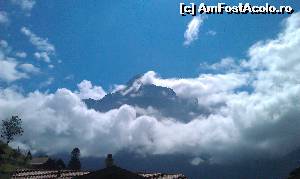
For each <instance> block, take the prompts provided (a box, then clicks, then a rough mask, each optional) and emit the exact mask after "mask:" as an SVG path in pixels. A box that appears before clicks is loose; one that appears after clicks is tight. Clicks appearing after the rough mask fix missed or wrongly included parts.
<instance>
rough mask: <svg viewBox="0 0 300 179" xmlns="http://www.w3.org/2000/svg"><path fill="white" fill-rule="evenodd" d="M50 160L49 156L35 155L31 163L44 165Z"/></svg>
mask: <svg viewBox="0 0 300 179" xmlns="http://www.w3.org/2000/svg"><path fill="white" fill-rule="evenodd" d="M48 160H49V158H48V157H34V158H32V160H31V161H30V164H31V165H42V164H44V163H46V162H47V161H48Z"/></svg>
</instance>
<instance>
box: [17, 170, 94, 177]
mask: <svg viewBox="0 0 300 179" xmlns="http://www.w3.org/2000/svg"><path fill="white" fill-rule="evenodd" d="M88 173H90V172H88V171H76V170H60V171H59V170H32V169H22V170H18V171H17V172H15V173H14V174H13V176H12V179H25V178H26V179H27V178H28V179H29V178H30V179H46V178H47V179H51V178H64V179H71V178H73V177H75V176H81V175H85V174H88Z"/></svg>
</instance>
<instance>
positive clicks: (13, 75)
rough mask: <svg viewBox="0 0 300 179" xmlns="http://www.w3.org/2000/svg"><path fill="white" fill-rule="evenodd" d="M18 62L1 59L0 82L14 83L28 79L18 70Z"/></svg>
mask: <svg viewBox="0 0 300 179" xmlns="http://www.w3.org/2000/svg"><path fill="white" fill-rule="evenodd" d="M17 66H18V62H16V61H15V60H14V59H7V58H6V59H3V58H1V57H0V81H5V82H12V81H15V80H18V79H22V78H28V76H27V74H26V73H22V72H20V71H18V70H17Z"/></svg>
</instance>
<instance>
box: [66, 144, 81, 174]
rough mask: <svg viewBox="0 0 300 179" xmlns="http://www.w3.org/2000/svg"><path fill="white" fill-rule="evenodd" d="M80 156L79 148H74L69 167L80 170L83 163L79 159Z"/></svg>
mask: <svg viewBox="0 0 300 179" xmlns="http://www.w3.org/2000/svg"><path fill="white" fill-rule="evenodd" d="M79 157H80V150H79V148H74V149H73V150H72V152H71V159H70V161H69V164H68V168H69V169H71V170H80V169H81V163H80V160H79Z"/></svg>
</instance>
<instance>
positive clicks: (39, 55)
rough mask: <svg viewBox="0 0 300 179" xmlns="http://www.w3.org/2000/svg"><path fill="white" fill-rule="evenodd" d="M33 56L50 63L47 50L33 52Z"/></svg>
mask: <svg viewBox="0 0 300 179" xmlns="http://www.w3.org/2000/svg"><path fill="white" fill-rule="evenodd" d="M34 56H35V57H36V58H37V59H38V60H43V61H44V62H47V63H50V62H51V60H50V57H49V54H48V53H47V52H35V53H34Z"/></svg>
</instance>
